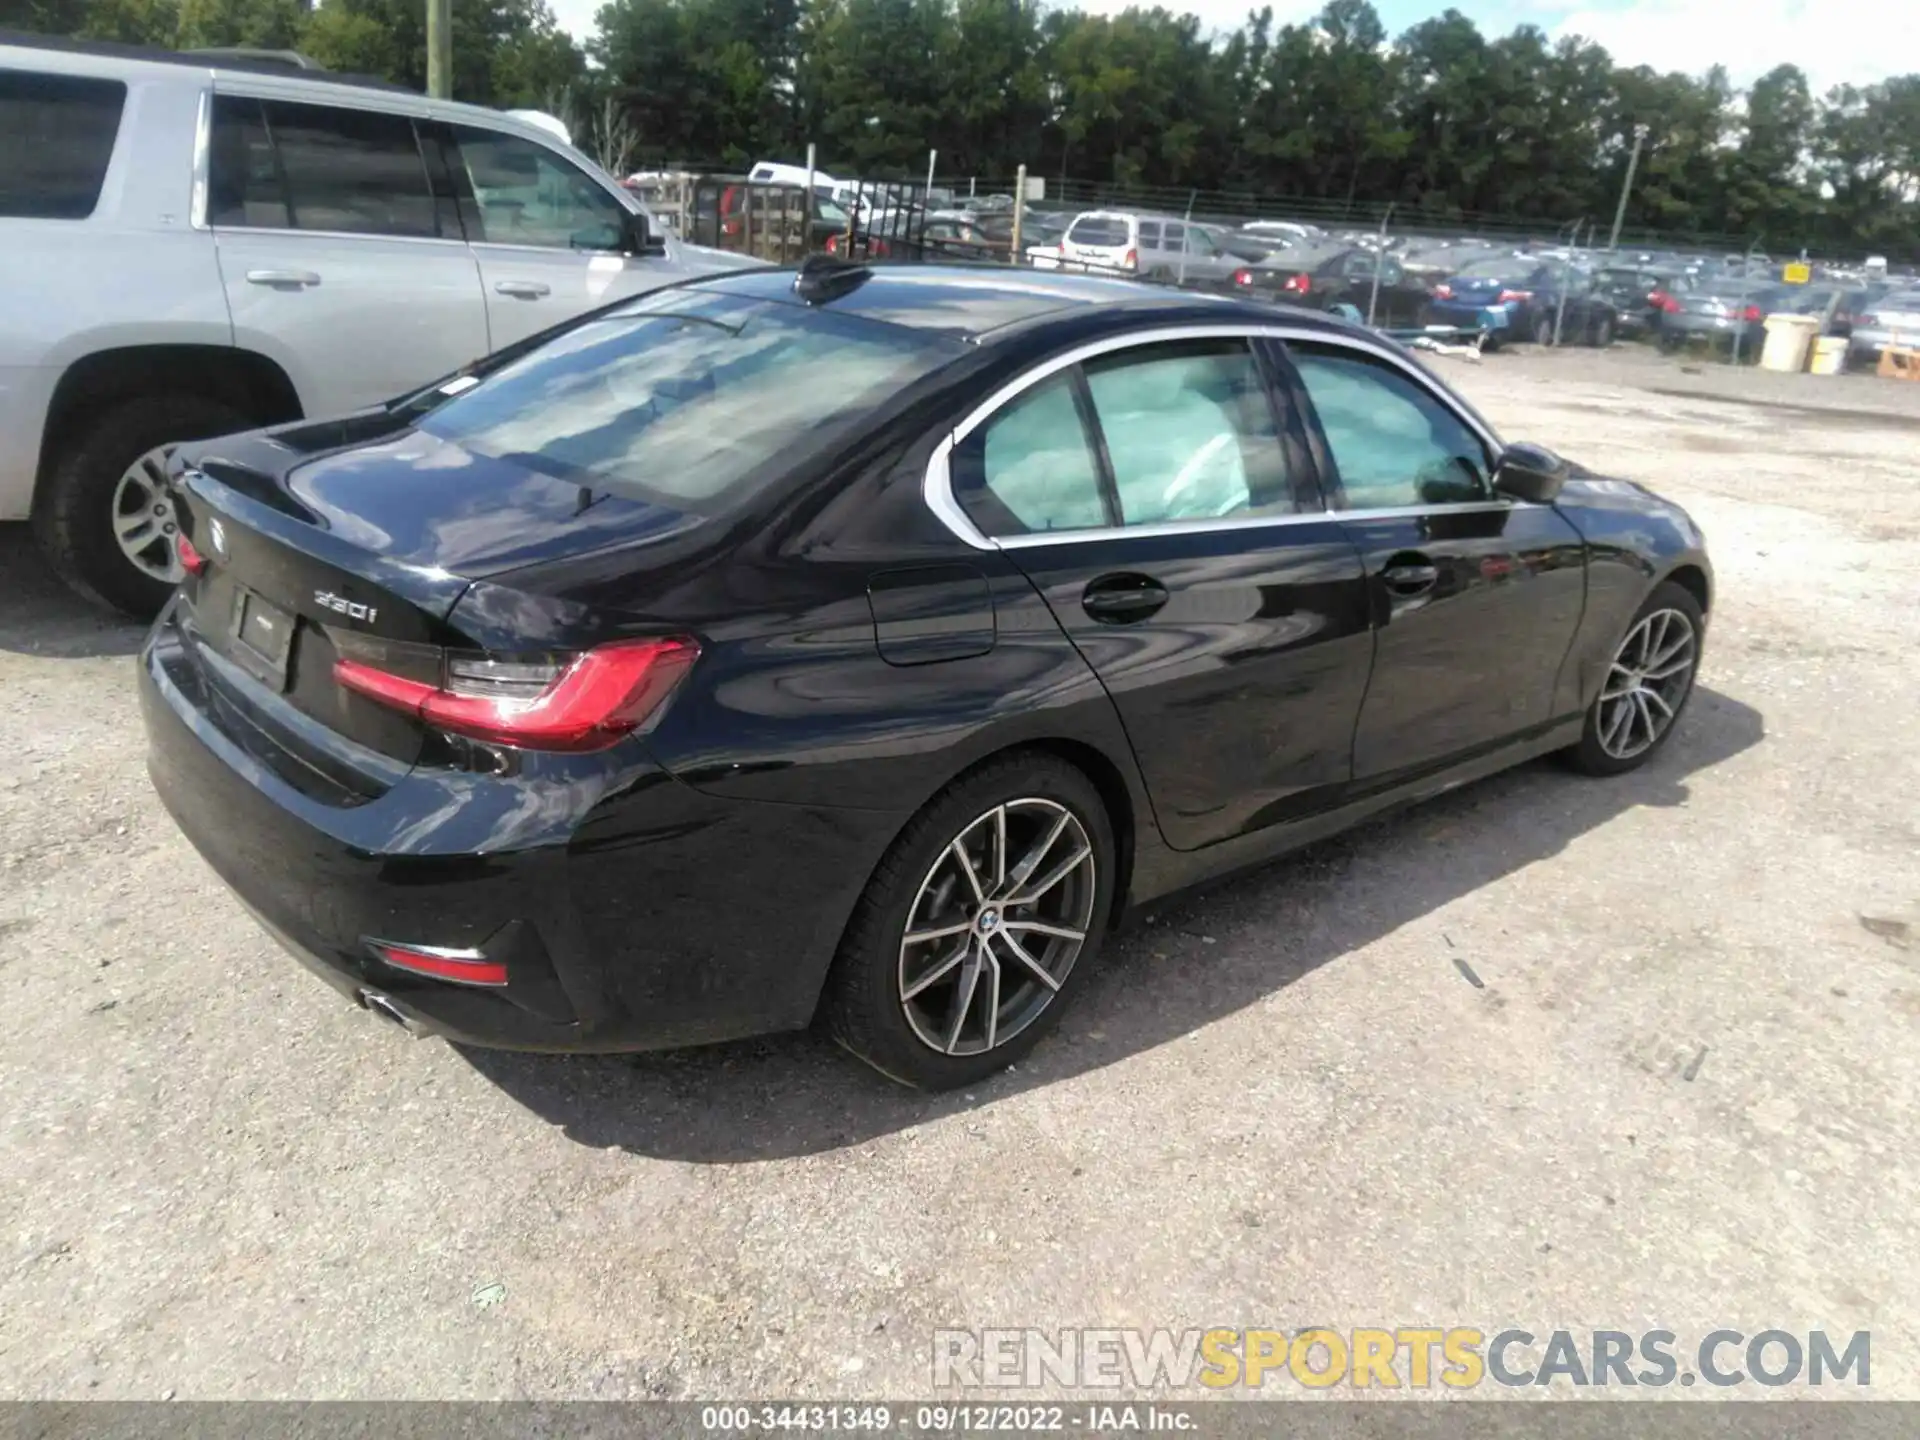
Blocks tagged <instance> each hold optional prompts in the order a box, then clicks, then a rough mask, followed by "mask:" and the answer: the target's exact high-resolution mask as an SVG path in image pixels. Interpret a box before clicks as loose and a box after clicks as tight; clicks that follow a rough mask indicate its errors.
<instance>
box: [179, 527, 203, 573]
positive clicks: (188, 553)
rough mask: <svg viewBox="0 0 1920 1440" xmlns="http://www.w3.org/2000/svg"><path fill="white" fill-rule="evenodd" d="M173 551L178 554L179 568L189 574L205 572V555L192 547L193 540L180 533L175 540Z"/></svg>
mask: <svg viewBox="0 0 1920 1440" xmlns="http://www.w3.org/2000/svg"><path fill="white" fill-rule="evenodd" d="M174 548H175V552H176V553H177V554H178V555H179V556H180V568H181V569H182V570H185V571H186V572H187V573H188V574H189V575H204V574H206V573H207V557H206V556H204V555H202V554H201V553H200V552H199V551H198V550H196V549H194V548H193V542H192V541H191V540H189V539H187V537H186V536H184V535H182V536H180V537H178V539H177V540H176V541H175V546H174Z"/></svg>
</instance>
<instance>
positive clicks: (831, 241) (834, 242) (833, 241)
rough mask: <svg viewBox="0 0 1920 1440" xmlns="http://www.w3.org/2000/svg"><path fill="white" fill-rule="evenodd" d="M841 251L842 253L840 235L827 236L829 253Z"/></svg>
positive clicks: (834, 253) (835, 253)
mask: <svg viewBox="0 0 1920 1440" xmlns="http://www.w3.org/2000/svg"><path fill="white" fill-rule="evenodd" d="M839 253H840V237H839V236H838V235H829V236H827V254H829V255H838V254H839Z"/></svg>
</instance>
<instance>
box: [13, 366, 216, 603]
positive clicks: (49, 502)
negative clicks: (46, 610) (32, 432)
mask: <svg viewBox="0 0 1920 1440" xmlns="http://www.w3.org/2000/svg"><path fill="white" fill-rule="evenodd" d="M248 424H249V422H248V420H247V418H246V416H244V415H242V414H241V413H240V412H239V411H237V410H235V409H233V408H232V407H230V406H227V405H223V404H221V403H220V402H219V401H217V400H208V399H206V398H204V397H202V396H199V395H147V396H143V397H141V398H139V399H137V400H127V401H123V402H121V403H120V404H118V405H115V406H114V407H113V408H112V409H110V410H108V411H107V412H106V413H105V414H103V415H101V416H100V417H99V418H98V419H96V420H95V421H94V422H93V423H92V424H91V425H90V426H88V428H87V429H86V431H85V432H84V433H83V434H82V435H80V436H79V437H78V438H77V439H76V440H74V441H73V442H72V443H71V444H70V445H68V446H67V448H66V449H65V450H63V451H62V452H61V453H60V454H59V455H57V456H55V457H54V459H53V461H52V463H51V464H50V465H49V466H48V467H47V470H46V472H45V474H44V475H43V476H42V479H41V484H40V493H39V495H38V496H37V497H36V503H35V505H34V510H33V529H34V535H35V537H36V538H37V539H38V540H39V542H40V548H41V549H42V550H43V551H44V552H45V553H46V556H47V559H48V561H49V563H51V564H52V566H53V568H54V570H55V571H56V572H57V573H58V574H59V575H60V578H61V579H63V580H65V581H66V582H67V583H68V584H69V585H71V586H72V587H73V588H74V589H76V590H78V591H80V592H81V593H82V594H83V595H87V596H89V597H91V598H93V599H96V600H100V601H103V602H105V603H106V604H108V605H111V606H113V607H114V608H115V609H116V610H124V611H125V612H126V613H127V614H129V615H133V616H136V617H138V618H140V619H145V618H147V617H149V616H151V615H152V614H153V613H154V612H155V611H157V610H158V609H159V608H160V607H161V606H162V605H164V604H165V603H166V599H167V596H168V595H170V594H171V593H172V592H173V587H174V586H175V585H177V584H178V583H179V582H180V557H179V553H178V550H177V548H176V542H177V538H178V529H179V526H178V521H177V519H176V518H175V515H174V512H173V501H172V499H171V498H170V497H169V495H168V494H167V488H166V483H165V479H166V456H167V448H168V447H169V446H170V445H173V444H177V443H178V442H180V441H182V440H203V439H206V438H207V437H208V436H211V435H225V434H229V433H231V432H232V431H235V430H244V429H246V428H247V427H248Z"/></svg>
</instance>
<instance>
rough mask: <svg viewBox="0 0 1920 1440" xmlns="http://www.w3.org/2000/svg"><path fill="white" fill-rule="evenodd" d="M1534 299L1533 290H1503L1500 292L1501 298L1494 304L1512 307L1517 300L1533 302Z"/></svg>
mask: <svg viewBox="0 0 1920 1440" xmlns="http://www.w3.org/2000/svg"><path fill="white" fill-rule="evenodd" d="M1532 298H1533V292H1532V291H1531V290H1502V291H1501V292H1500V298H1499V299H1498V300H1496V301H1494V304H1496V305H1511V304H1512V303H1513V302H1514V301H1516V300H1531V299H1532Z"/></svg>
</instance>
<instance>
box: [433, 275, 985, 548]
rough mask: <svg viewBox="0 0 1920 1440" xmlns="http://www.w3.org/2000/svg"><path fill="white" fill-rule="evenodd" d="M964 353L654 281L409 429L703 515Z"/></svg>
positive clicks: (831, 318) (849, 431)
mask: <svg viewBox="0 0 1920 1440" xmlns="http://www.w3.org/2000/svg"><path fill="white" fill-rule="evenodd" d="M964 353H965V349H964V347H963V346H962V345H961V344H960V343H959V342H958V341H955V340H952V339H949V338H946V337H941V336H936V335H933V334H931V333H929V332H925V331H917V330H909V329H906V328H903V327H900V326H893V325H884V324H877V323H875V322H873V321H870V320H862V319H859V318H857V317H853V316H847V315H837V314H834V313H832V312H831V311H825V310H808V309H802V308H800V307H798V306H793V305H782V304H767V303H763V302H758V301H748V300H743V299H740V298H739V297H736V296H728V295H720V294H711V293H701V292H698V291H688V290H663V291H659V292H657V293H655V294H654V295H651V296H648V297H646V298H644V299H642V300H638V301H636V302H634V304H633V305H631V306H628V307H624V308H622V309H621V310H620V311H618V312H616V313H615V314H612V315H608V316H606V317H604V318H601V319H596V320H591V321H588V322H587V323H585V324H582V325H580V326H578V327H577V328H575V329H572V330H569V331H567V332H566V333H565V334H563V335H561V336H559V337H558V338H556V339H554V340H552V341H550V342H548V343H547V344H545V345H543V346H541V347H540V348H539V349H538V350H535V351H534V352H533V353H532V354H530V355H528V356H527V357H526V358H524V359H522V360H517V361H515V362H514V363H513V364H511V365H508V366H507V367H506V368H505V369H503V370H500V371H499V372H497V373H496V374H494V375H491V376H489V377H488V378H487V379H485V380H483V381H482V382H481V383H480V384H479V385H477V386H475V387H474V388H473V389H471V390H468V391H466V392H464V393H463V394H460V395H458V396H456V397H454V398H453V399H452V400H449V401H447V402H446V403H445V404H443V405H441V406H440V407H439V408H438V409H436V410H434V411H432V412H431V413H430V414H428V415H427V416H426V417H425V418H424V419H423V420H422V421H421V422H420V428H421V429H423V430H425V431H427V432H428V433H430V434H432V435H436V436H439V437H440V438H441V439H443V440H449V441H452V442H453V443H454V444H456V445H459V446H461V447H463V448H464V449H467V450H469V451H472V452H474V453H476V454H480V455H487V456H491V457H494V458H496V459H505V460H510V461H512V462H514V463H515V464H519V465H524V466H525V467H526V468H527V469H529V470H533V471H536V472H538V473H539V474H542V475H550V476H553V477H555V478H557V479H560V480H566V481H570V482H573V483H576V484H578V485H580V486H581V487H582V488H583V489H584V490H588V491H591V490H596V489H605V490H608V491H611V492H613V493H615V494H624V495H630V496H634V497H637V498H640V499H644V500H651V501H653V502H655V503H658V504H665V505H668V506H671V507H672V508H674V509H676V510H681V511H689V512H693V513H697V514H703V515H712V514H718V513H720V512H722V511H725V510H727V509H730V508H732V507H733V506H734V505H735V504H737V503H738V502H740V501H741V500H743V499H745V498H747V497H749V496H751V495H753V494H755V493H757V492H759V491H760V490H762V489H764V488H765V487H766V486H767V485H769V484H771V483H775V482H777V481H779V480H780V479H781V478H782V477H784V476H786V475H789V474H791V473H792V472H793V471H794V469H795V468H796V467H797V466H800V465H803V464H805V463H806V462H807V461H808V459H809V458H811V457H813V456H816V455H818V454H820V453H821V452H822V451H823V450H824V449H826V448H827V447H829V446H831V445H832V444H834V443H837V442H844V441H845V440H847V439H849V438H851V436H852V435H853V434H854V433H855V432H856V431H857V429H858V428H859V426H860V425H861V424H862V423H863V422H865V421H867V420H869V419H870V418H871V416H872V415H873V413H874V412H875V411H876V410H878V409H879V408H881V407H883V406H886V405H888V404H890V403H892V402H893V401H894V400H895V399H896V398H897V397H898V396H899V394H900V392H901V390H903V389H904V388H906V387H907V386H909V385H911V384H912V383H913V382H914V381H916V380H919V379H921V378H922V377H924V376H926V375H929V374H931V373H932V372H934V371H935V370H938V369H940V368H941V367H942V366H944V365H946V364H948V363H950V362H951V361H952V360H953V359H955V358H956V357H957V356H959V355H962V354H964ZM829 381H830V383H823V382H829Z"/></svg>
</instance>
